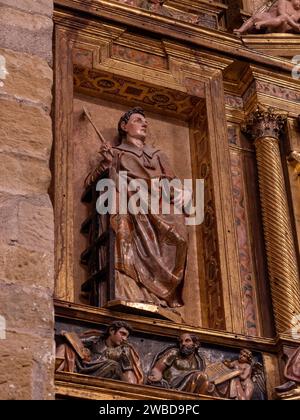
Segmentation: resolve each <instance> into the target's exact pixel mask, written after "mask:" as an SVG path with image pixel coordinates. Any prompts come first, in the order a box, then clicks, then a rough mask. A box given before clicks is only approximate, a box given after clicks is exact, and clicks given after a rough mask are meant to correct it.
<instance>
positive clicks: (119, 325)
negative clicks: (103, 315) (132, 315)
mask: <svg viewBox="0 0 300 420" xmlns="http://www.w3.org/2000/svg"><path fill="white" fill-rule="evenodd" d="M121 328H125V329H126V330H127V331H128V332H129V334H131V333H132V328H131V326H130V325H129V324H128V323H127V322H125V321H113V322H112V323H111V324H109V325H108V326H107V328H106V330H105V332H104V334H103V338H108V337H109V331H110V330H111V329H112V330H113V331H114V332H115V333H116V332H117V331H119V330H120V329H121Z"/></svg>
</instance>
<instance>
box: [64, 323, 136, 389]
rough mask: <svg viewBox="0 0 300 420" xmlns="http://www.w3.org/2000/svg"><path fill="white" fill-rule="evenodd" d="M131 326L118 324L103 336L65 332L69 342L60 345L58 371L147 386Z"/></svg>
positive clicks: (89, 332)
mask: <svg viewBox="0 0 300 420" xmlns="http://www.w3.org/2000/svg"><path fill="white" fill-rule="evenodd" d="M130 332H131V327H130V326H129V325H128V324H127V323H126V322H124V321H114V322H112V323H111V324H110V325H109V326H108V327H107V330H106V332H105V333H104V335H103V336H101V335H100V334H99V332H98V331H86V332H85V333H84V334H82V335H80V336H78V335H77V334H76V333H74V332H65V331H64V332H62V336H63V337H64V338H65V341H64V342H63V343H61V344H60V345H58V347H57V352H56V357H57V359H58V360H60V361H61V362H60V365H59V366H58V367H57V369H56V371H57V372H76V373H81V374H85V375H91V376H95V377H99V378H109V379H117V380H121V381H125V382H128V383H131V384H141V383H143V371H142V368H141V364H140V358H139V356H138V354H137V352H136V351H135V349H134V348H133V346H131V345H130V344H129V343H128V341H127V339H128V336H129V334H130Z"/></svg>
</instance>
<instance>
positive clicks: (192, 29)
mask: <svg viewBox="0 0 300 420" xmlns="http://www.w3.org/2000/svg"><path fill="white" fill-rule="evenodd" d="M54 3H55V6H56V7H59V6H62V7H67V8H68V9H69V10H73V11H74V12H75V13H78V12H79V13H82V12H85V13H89V14H90V15H91V20H92V16H94V18H96V19H97V18H99V17H101V18H104V19H108V20H110V21H115V22H118V23H120V24H122V25H129V26H133V27H135V28H139V29H140V30H148V31H151V32H153V33H156V34H160V35H162V36H166V37H171V38H173V39H177V40H178V39H180V41H181V42H182V41H187V42H189V43H191V44H194V45H197V46H201V47H204V48H208V49H209V50H215V51H217V52H218V53H219V54H222V55H223V54H230V55H231V56H232V57H244V58H246V59H247V60H250V61H252V62H253V63H255V62H256V63H260V64H265V65H269V66H273V67H275V68H278V69H281V70H283V71H285V72H288V73H289V74H290V72H291V70H292V69H293V67H294V64H292V63H291V62H290V61H288V60H285V59H282V58H278V57H270V56H269V55H266V54H263V53H257V52H256V51H252V50H250V49H248V48H246V47H244V46H243V43H242V41H241V40H240V39H238V38H237V37H236V36H234V35H232V34H229V33H226V32H224V31H218V30H215V29H210V28H204V27H200V26H198V25H194V24H191V23H188V22H182V21H179V20H176V21H175V20H174V19H173V18H170V17H168V16H163V15H159V14H157V13H153V12H151V11H148V10H144V9H140V8H137V7H132V6H129V5H127V4H122V3H117V2H115V1H110V0H97V1H96V0H55V1H54ZM63 13H65V14H66V15H67V14H68V13H69V12H66V9H64V12H63Z"/></svg>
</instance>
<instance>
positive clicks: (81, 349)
mask: <svg viewBox="0 0 300 420" xmlns="http://www.w3.org/2000/svg"><path fill="white" fill-rule="evenodd" d="M62 335H63V336H64V337H65V338H66V340H67V341H68V342H69V343H70V344H71V346H72V348H73V350H75V352H76V353H77V354H78V356H79V357H80V358H81V359H83V360H87V359H88V349H87V348H85V346H84V344H83V342H82V341H81V340H80V338H79V336H78V334H76V333H75V332H66V331H64V332H62Z"/></svg>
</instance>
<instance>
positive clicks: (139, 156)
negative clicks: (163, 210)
mask: <svg viewBox="0 0 300 420" xmlns="http://www.w3.org/2000/svg"><path fill="white" fill-rule="evenodd" d="M111 150H112V155H113V156H111V155H109V154H108V156H110V158H108V160H105V161H103V162H101V164H100V166H99V167H98V168H97V169H96V171H95V172H96V175H97V173H100V172H101V171H102V170H105V169H107V168H111V171H110V172H111V177H112V178H113V179H114V180H115V182H116V186H117V187H118V174H119V172H120V171H126V172H127V176H128V182H130V180H132V179H142V180H145V181H146V182H147V185H148V187H150V183H151V179H162V178H167V179H169V180H172V179H174V178H176V176H175V174H174V172H173V171H172V169H171V167H170V164H169V162H168V159H167V157H166V155H165V154H164V153H163V152H162V151H160V150H156V149H153V148H151V147H149V146H147V145H145V146H144V148H143V149H140V148H137V147H136V146H135V145H133V144H131V143H127V142H126V141H123V143H122V144H121V145H119V146H117V147H114V148H112V149H111ZM96 175H94V174H93V175H92V177H91V178H90V179H91V180H93V179H95V178H96ZM118 194H119V192H118V191H117V203H118V198H119V197H118ZM132 194H134V192H129V191H128V197H130V195H132ZM149 197H150V188H149ZM170 208H171V214H169V215H164V214H137V215H133V214H130V213H128V214H125V215H123V214H119V213H118V210H117V213H118V214H116V215H113V216H112V217H111V226H112V228H113V229H114V231H115V234H116V249H115V251H116V252H115V255H116V257H115V268H116V299H123V300H127V301H131V302H145V303H154V304H158V305H162V306H167V307H171V308H174V307H178V306H182V305H183V302H182V299H181V291H182V286H183V281H184V276H185V268H186V257H187V241H188V236H187V229H186V225H185V216H184V214H172V213H173V210H174V206H173V205H172V204H171V207H170Z"/></svg>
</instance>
